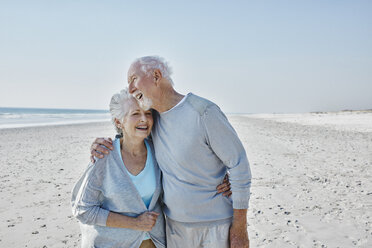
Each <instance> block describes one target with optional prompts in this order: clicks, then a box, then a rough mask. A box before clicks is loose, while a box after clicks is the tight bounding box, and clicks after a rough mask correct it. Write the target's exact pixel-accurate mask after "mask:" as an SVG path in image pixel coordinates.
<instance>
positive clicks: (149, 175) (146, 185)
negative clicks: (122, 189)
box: [115, 139, 156, 208]
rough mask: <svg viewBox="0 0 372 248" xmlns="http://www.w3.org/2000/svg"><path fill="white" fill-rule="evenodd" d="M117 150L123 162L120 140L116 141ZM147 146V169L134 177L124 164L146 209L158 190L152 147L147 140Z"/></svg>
mask: <svg viewBox="0 0 372 248" xmlns="http://www.w3.org/2000/svg"><path fill="white" fill-rule="evenodd" d="M115 142H117V143H116V145H115V147H116V150H117V152H118V153H119V156H120V158H121V160H122V161H123V158H122V156H121V151H120V139H116V140H115ZM145 145H146V148H147V158H146V164H145V168H143V170H142V171H141V172H140V173H139V174H138V175H136V176H134V175H132V174H131V173H130V172H129V171H128V169H127V167H125V165H124V162H123V166H124V168H125V170H126V171H127V173H128V175H129V177H130V179H131V180H132V182H133V184H134V186H136V189H137V190H138V193H139V194H140V196H141V198H142V200H143V202H144V203H145V205H146V207H147V208H149V205H150V202H151V199H152V196H153V195H154V192H155V188H156V178H155V169H154V159H153V157H152V152H151V148H150V145H149V144H148V141H147V140H146V139H145Z"/></svg>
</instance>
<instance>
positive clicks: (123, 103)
mask: <svg viewBox="0 0 372 248" xmlns="http://www.w3.org/2000/svg"><path fill="white" fill-rule="evenodd" d="M130 99H133V96H132V95H131V94H129V91H128V88H125V89H123V90H121V91H120V92H119V93H116V94H114V95H113V96H112V97H111V101H110V113H111V120H112V123H113V124H114V126H115V129H116V132H117V133H118V134H121V135H123V130H122V129H121V128H118V127H117V126H116V123H115V119H118V120H119V121H120V122H123V121H124V117H125V115H126V114H127V113H128V110H129V104H128V101H129V100H130Z"/></svg>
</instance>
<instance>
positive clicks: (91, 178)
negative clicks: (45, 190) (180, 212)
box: [71, 140, 166, 248]
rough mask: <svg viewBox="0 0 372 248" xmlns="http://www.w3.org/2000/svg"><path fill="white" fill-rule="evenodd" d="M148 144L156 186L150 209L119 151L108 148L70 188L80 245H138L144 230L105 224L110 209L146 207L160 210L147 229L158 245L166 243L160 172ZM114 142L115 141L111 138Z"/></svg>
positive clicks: (133, 211)
mask: <svg viewBox="0 0 372 248" xmlns="http://www.w3.org/2000/svg"><path fill="white" fill-rule="evenodd" d="M148 143H149V145H150V148H151V151H147V152H151V153H152V156H153V158H154V159H153V161H154V168H155V176H156V190H155V193H154V195H153V197H152V200H151V203H150V206H149V209H147V208H146V206H145V203H144V202H143V200H142V198H141V196H140V195H139V193H138V191H137V189H136V187H135V185H134V184H133V183H132V180H131V179H130V177H129V175H128V172H127V171H126V170H125V168H123V166H124V165H123V162H122V161H121V159H120V157H119V154H117V153H116V152H115V149H114V151H112V152H110V154H109V155H106V156H105V157H104V158H103V159H98V160H97V161H96V162H95V163H94V164H89V166H88V168H87V170H86V171H85V173H84V174H83V176H82V177H81V178H80V179H79V181H78V182H77V183H76V185H75V187H74V189H73V191H72V199H71V204H72V212H73V215H74V216H75V217H76V218H77V219H78V220H79V221H80V228H81V232H82V247H83V248H85V247H100V248H101V247H102V248H106V247H107V248H108V247H110V248H113V247H118V248H119V247H120V248H138V247H139V246H140V245H141V242H142V241H143V238H144V237H145V234H146V232H143V231H137V230H133V229H128V228H113V227H107V226H106V220H107V216H108V214H109V211H112V212H115V213H119V214H123V215H126V216H131V217H136V216H138V215H140V214H142V213H143V212H146V211H155V212H158V213H160V215H159V216H158V218H157V221H156V224H155V226H154V227H153V229H152V230H151V231H150V232H148V234H149V236H150V237H151V239H152V241H153V242H154V244H155V246H156V247H157V248H159V247H166V245H165V243H166V241H165V220H164V215H163V211H162V208H161V203H160V200H159V196H160V194H161V193H162V186H161V172H160V170H159V167H158V164H157V162H156V160H155V153H154V147H153V145H152V142H151V141H150V140H148ZM114 144H115V142H114Z"/></svg>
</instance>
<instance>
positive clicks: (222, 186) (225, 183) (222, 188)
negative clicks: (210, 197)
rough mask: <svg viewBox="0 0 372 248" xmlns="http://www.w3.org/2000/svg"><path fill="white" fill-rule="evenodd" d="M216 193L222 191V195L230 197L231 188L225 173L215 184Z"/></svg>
mask: <svg viewBox="0 0 372 248" xmlns="http://www.w3.org/2000/svg"><path fill="white" fill-rule="evenodd" d="M216 189H217V193H223V194H222V195H223V196H226V197H230V196H231V188H230V182H229V176H228V175H227V174H226V176H225V178H224V179H223V182H222V183H221V184H219V185H218V186H217V188H216Z"/></svg>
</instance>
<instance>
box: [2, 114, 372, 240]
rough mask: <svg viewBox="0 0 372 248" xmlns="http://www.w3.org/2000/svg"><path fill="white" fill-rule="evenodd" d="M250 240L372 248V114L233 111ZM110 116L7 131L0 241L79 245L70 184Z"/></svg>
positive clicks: (108, 132) (109, 130)
mask: <svg viewBox="0 0 372 248" xmlns="http://www.w3.org/2000/svg"><path fill="white" fill-rule="evenodd" d="M229 119H230V121H231V123H232V124H233V126H234V128H235V129H236V131H237V132H238V134H239V137H240V138H241V140H242V142H243V144H244V146H245V148H246V151H247V153H248V158H249V161H250V164H251V169H252V173H253V181H252V188H251V192H252V194H251V201H250V209H249V215H248V223H249V227H248V230H249V235H250V240H251V247H372V220H371V218H372V170H371V167H372V113H370V112H358V113H356V112H340V113H309V114H286V115H279V114H275V115H274V114H263V115H231V116H229ZM113 136H114V129H113V127H112V124H111V123H109V122H104V123H87V124H76V125H64V126H48V127H29V128H16V129H3V130H0V137H1V138H0V141H1V142H0V166H1V167H0V196H1V202H0V223H1V224H0V247H79V246H80V230H79V226H78V222H77V220H76V219H74V218H73V217H72V213H71V208H70V192H71V189H72V187H73V185H74V183H75V182H76V180H77V179H78V178H79V176H80V175H81V173H82V172H83V171H84V170H85V168H86V166H87V164H88V162H89V147H90V144H91V143H92V141H93V140H94V139H95V137H113Z"/></svg>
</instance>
